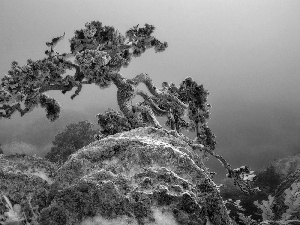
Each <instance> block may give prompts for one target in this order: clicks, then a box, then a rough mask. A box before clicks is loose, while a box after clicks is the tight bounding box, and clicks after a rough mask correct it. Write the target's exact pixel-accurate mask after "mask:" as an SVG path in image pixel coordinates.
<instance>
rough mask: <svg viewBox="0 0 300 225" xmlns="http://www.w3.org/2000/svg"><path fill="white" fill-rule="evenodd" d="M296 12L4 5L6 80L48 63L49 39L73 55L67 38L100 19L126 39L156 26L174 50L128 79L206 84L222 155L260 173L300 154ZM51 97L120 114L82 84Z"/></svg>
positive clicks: (228, 5) (118, 4) (170, 5)
mask: <svg viewBox="0 0 300 225" xmlns="http://www.w3.org/2000/svg"><path fill="white" fill-rule="evenodd" d="M299 12H300V1H299V0H281V1H279V0H243V1H241V0H226V1H225V0H219V1H217V0H188V1H186V0H163V1H158V0H152V1H146V0H127V1H117V0H93V1H92V0H84V1H83V0H81V1H79V0H68V1H67V0H59V1H58V0H51V1H50V0H43V1H41V0H26V1H24V0H1V1H0V41H1V42H0V53H1V54H0V78H2V77H3V76H4V74H6V73H7V71H8V69H9V68H10V64H11V62H12V61H13V60H17V61H18V62H19V63H20V64H21V65H23V64H24V63H25V62H26V60H27V59H28V58H31V59H33V60H37V59H41V58H43V57H44V51H45V50H46V49H47V48H46V45H45V42H48V41H50V40H51V39H52V38H53V37H57V36H59V35H62V34H63V32H66V38H65V39H64V41H62V42H61V43H59V45H58V47H57V50H58V51H60V52H68V51H69V42H68V39H70V38H71V37H72V36H73V34H74V30H76V29H80V28H83V27H84V24H85V23H86V22H90V21H92V20H99V21H101V22H103V24H104V25H111V26H114V27H115V28H118V29H119V30H120V31H121V32H122V33H124V32H125V31H126V30H128V29H129V28H131V27H132V26H134V25H137V24H140V25H143V24H144V23H149V24H153V25H154V26H155V27H156V31H155V33H154V35H155V36H156V37H157V38H158V39H160V40H161V41H167V42H168V44H169V47H168V48H167V50H166V51H165V52H163V53H157V54H155V53H154V51H153V50H148V52H147V53H145V54H144V55H142V57H140V58H136V59H134V60H132V62H131V64H130V66H129V67H128V68H126V69H124V70H122V73H123V74H124V75H125V76H126V77H128V78H132V77H134V76H135V75H137V74H139V73H142V72H145V73H148V74H149V75H150V76H151V77H152V78H153V80H154V83H155V84H156V85H157V86H160V85H161V83H162V82H163V81H169V82H174V83H175V84H177V85H178V84H179V83H180V82H181V81H182V80H183V79H184V78H185V77H187V76H192V77H193V78H194V79H195V80H196V81H197V82H198V83H202V84H204V87H205V88H206V89H207V90H209V92H210V93H211V94H210V96H209V103H210V104H211V105H212V109H211V119H210V121H209V125H210V127H211V128H212V130H213V132H214V133H215V134H216V135H217V142H218V150H217V152H218V153H220V154H222V155H223V156H224V157H227V159H228V161H229V162H231V163H232V165H234V166H241V165H243V164H249V165H250V166H252V167H254V168H259V167H261V166H263V165H265V164H267V163H268V162H269V161H270V160H273V159H274V158H278V157H282V156H287V155H291V154H294V153H299V150H300V148H299V147H300V138H299V136H300V135H299V134H300V88H299V85H300V76H299V73H300V63H299V60H300V13H299ZM48 94H49V95H50V96H52V97H55V98H57V99H58V101H59V102H60V103H61V105H62V108H63V110H64V109H70V110H75V111H76V110H78V111H84V110H85V109H87V108H89V107H93V108H94V109H96V110H98V111H104V110H105V108H107V107H114V108H117V103H116V88H115V87H111V88H109V89H106V90H100V89H99V88H97V87H95V86H94V85H88V86H84V88H83V90H82V93H81V94H80V96H77V97H76V98H75V99H74V100H73V101H72V100H71V99H70V98H69V97H70V96H71V93H68V94H66V95H62V94H61V93H60V92H48ZM62 113H64V111H63V112H62ZM36 115H43V116H45V113H44V111H43V110H39V109H35V112H32V115H26V116H24V117H22V118H21V119H22V120H19V119H18V118H19V116H18V115H15V116H14V117H13V119H12V120H8V121H4V119H2V120H1V121H0V127H1V124H2V125H4V124H6V125H7V124H10V123H11V124H13V120H14V119H15V121H24V123H25V122H26V121H30V120H34V116H36ZM45 121H46V120H45ZM93 122H96V120H95V121H93ZM233 157H234V158H233ZM245 161H246V163H244V162H245ZM211 163H214V162H211Z"/></svg>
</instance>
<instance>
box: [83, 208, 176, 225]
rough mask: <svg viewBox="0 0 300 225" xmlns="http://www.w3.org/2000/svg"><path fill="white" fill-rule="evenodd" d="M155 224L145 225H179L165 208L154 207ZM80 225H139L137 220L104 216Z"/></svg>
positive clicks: (89, 219) (146, 224) (87, 220)
mask: <svg viewBox="0 0 300 225" xmlns="http://www.w3.org/2000/svg"><path fill="white" fill-rule="evenodd" d="M151 209H152V211H153V216H154V219H155V222H153V223H145V225H178V223H177V222H176V220H175V218H174V216H173V214H172V213H171V212H169V211H166V210H164V209H163V208H157V207H152V208H151ZM80 225H138V221H137V220H136V219H132V218H129V217H127V216H121V217H118V218H116V219H111V220H107V219H104V218H103V217H102V216H96V217H93V218H88V219H85V220H84V221H82V222H81V224H80Z"/></svg>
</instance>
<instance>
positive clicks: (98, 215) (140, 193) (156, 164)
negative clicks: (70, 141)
mask: <svg viewBox="0 0 300 225" xmlns="http://www.w3.org/2000/svg"><path fill="white" fill-rule="evenodd" d="M189 144H190V141H189V140H188V139H187V138H185V137H184V136H181V135H178V134H177V133H175V132H173V131H167V130H165V129H156V128H153V127H146V128H137V129H134V130H131V131H128V132H123V133H118V134H115V135H111V136H109V137H107V138H104V139H102V140H99V141H95V142H93V143H91V144H90V145H88V146H86V147H84V148H82V149H80V150H79V151H77V152H76V153H75V154H73V155H72V156H71V157H70V158H69V159H68V161H67V162H66V163H65V164H64V165H62V166H61V167H60V168H59V170H58V171H57V175H56V177H55V181H54V182H53V183H52V184H51V190H50V193H51V194H49V196H48V199H49V201H50V202H51V203H50V204H49V205H48V207H45V208H44V209H42V210H41V211H40V217H39V220H38V221H39V223H40V224H41V225H59V224H61V225H63V224H67V225H71V224H72V225H75V224H81V225H88V224H95V225H96V224H111V225H113V224H115V225H117V224H124V225H125V224H126V225H127V224H128V225H129V224H130V225H141V224H145V225H146V224H151V225H154V224H156V225H162V224H172V225H173V224H174V225H176V224H177V225H179V224H182V225H201V224H215V225H222V224H231V221H230V218H229V216H228V214H227V212H226V208H225V206H224V204H223V201H222V198H221V196H220V194H219V190H218V188H217V186H216V185H215V183H214V182H213V181H212V180H211V179H210V176H209V175H208V172H207V170H206V168H205V166H204V164H203V163H202V161H201V158H200V159H199V156H197V155H198V154H196V153H195V152H193V150H192V148H191V147H190V146H189ZM105 222H107V223H105Z"/></svg>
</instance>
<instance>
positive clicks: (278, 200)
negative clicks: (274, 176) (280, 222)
mask: <svg viewBox="0 0 300 225" xmlns="http://www.w3.org/2000/svg"><path fill="white" fill-rule="evenodd" d="M297 183H298V184H299V183H300V168H299V169H298V170H296V171H295V172H294V173H292V174H290V175H289V176H288V177H287V178H286V179H285V180H284V181H283V182H282V183H281V184H280V185H279V186H278V188H277V190H276V192H275V196H274V197H275V198H274V201H273V204H272V210H273V213H274V218H275V219H281V217H282V215H283V214H284V213H285V212H286V210H287V209H288V208H289V207H288V206H287V204H285V198H286V195H287V194H286V190H292V185H293V184H297ZM298 187H300V185H298ZM296 191H297V193H296V195H297V197H298V198H299V192H300V188H298V190H296ZM293 203H294V204H296V202H293ZM297 205H298V207H297V210H296V212H294V213H291V218H290V219H298V220H300V203H299V200H298V201H297ZM294 206H296V205H294ZM295 208H296V207H295ZM299 224H300V222H299Z"/></svg>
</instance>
